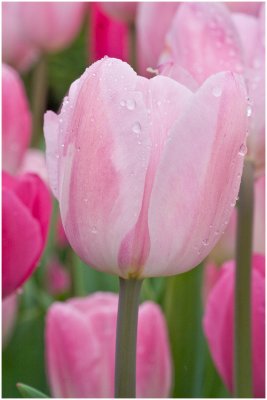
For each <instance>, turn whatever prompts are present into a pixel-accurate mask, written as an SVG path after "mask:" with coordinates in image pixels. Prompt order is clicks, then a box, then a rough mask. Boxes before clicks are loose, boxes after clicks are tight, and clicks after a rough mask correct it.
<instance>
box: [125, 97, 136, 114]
mask: <svg viewBox="0 0 267 400" xmlns="http://www.w3.org/2000/svg"><path fill="white" fill-rule="evenodd" d="M135 106H136V102H135V100H134V99H128V100H127V101H126V107H127V109H128V110H130V111H132V110H134V109H135Z"/></svg>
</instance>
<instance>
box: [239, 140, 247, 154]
mask: <svg viewBox="0 0 267 400" xmlns="http://www.w3.org/2000/svg"><path fill="white" fill-rule="evenodd" d="M238 154H239V155H240V156H241V157H244V156H245V155H246V154H247V146H246V145H245V144H244V143H242V144H241V146H240V147H239V151H238Z"/></svg>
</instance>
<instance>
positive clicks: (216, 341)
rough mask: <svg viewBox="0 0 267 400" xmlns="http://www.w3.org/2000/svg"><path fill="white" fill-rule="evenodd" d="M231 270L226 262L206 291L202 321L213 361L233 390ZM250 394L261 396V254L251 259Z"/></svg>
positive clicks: (262, 330)
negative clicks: (209, 288) (206, 298)
mask: <svg viewBox="0 0 267 400" xmlns="http://www.w3.org/2000/svg"><path fill="white" fill-rule="evenodd" d="M234 271H235V265H234V262H233V261H230V262H228V263H226V264H224V266H223V267H222V269H221V275H220V277H219V279H218V280H217V282H216V284H215V286H214V287H213V289H212V290H211V292H210V295H209V297H208V301H207V304H206V310H205V315H204V320H203V326H204V332H205V335H206V337H207V341H208V345H209V349H210V352H211V355H212V358H213V361H214V363H215V365H216V367H217V369H218V371H219V374H220V375H221V377H222V379H223V381H224V383H225V384H226V386H227V387H228V389H229V390H230V391H231V392H232V391H233V357H234V355H233V346H234V343H233V340H234V339H233V335H234V328H233V325H234V319H233V318H234ZM251 317H252V362H253V396H254V397H265V257H264V256H262V255H254V256H253V261H252V311H251Z"/></svg>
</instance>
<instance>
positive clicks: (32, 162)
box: [18, 149, 48, 183]
mask: <svg viewBox="0 0 267 400" xmlns="http://www.w3.org/2000/svg"><path fill="white" fill-rule="evenodd" d="M27 172H30V173H34V174H36V175H39V177H40V178H41V179H42V180H43V181H44V182H45V183H48V176H47V167H46V162H45V154H44V152H43V151H41V150H38V149H28V150H27V151H26V153H25V156H24V158H23V160H22V163H21V166H20V168H19V170H18V173H19V174H25V173H27Z"/></svg>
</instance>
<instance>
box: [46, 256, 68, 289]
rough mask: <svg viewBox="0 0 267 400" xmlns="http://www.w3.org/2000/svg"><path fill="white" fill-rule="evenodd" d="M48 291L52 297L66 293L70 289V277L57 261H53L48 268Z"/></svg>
mask: <svg viewBox="0 0 267 400" xmlns="http://www.w3.org/2000/svg"><path fill="white" fill-rule="evenodd" d="M46 271H47V274H46V283H47V285H46V286H47V290H48V292H49V293H51V294H52V295H59V294H61V293H65V292H67V291H68V290H69V289H70V284H71V281H70V275H69V272H68V271H67V269H66V268H65V267H64V265H62V264H61V263H60V262H59V261H58V260H57V259H53V260H51V261H50V262H49V263H48V265H47V267H46Z"/></svg>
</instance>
